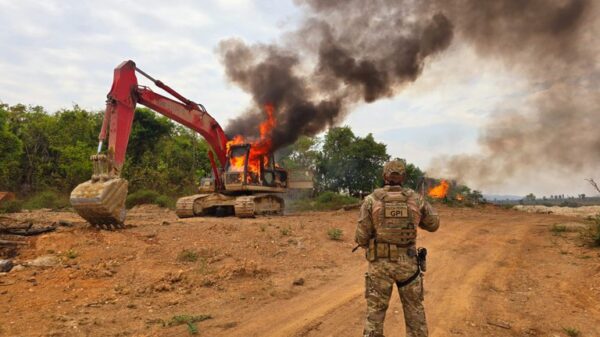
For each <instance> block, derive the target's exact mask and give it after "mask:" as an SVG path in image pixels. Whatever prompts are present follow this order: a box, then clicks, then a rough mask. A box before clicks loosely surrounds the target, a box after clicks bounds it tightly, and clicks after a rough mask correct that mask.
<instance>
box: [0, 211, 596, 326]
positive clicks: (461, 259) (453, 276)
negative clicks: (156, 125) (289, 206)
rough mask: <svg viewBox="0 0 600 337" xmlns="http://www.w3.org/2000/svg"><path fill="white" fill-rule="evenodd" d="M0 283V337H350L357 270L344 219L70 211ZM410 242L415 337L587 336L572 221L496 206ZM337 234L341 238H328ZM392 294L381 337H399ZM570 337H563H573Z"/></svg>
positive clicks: (357, 304)
mask: <svg viewBox="0 0 600 337" xmlns="http://www.w3.org/2000/svg"><path fill="white" fill-rule="evenodd" d="M9 216H10V217H11V218H13V219H15V220H19V221H31V222H40V223H41V222H45V223H58V222H59V220H62V223H63V224H64V225H60V226H58V227H57V228H56V230H55V231H53V232H49V233H43V234H40V235H37V236H32V237H28V238H27V239H26V244H25V245H21V246H20V247H21V248H20V250H19V255H17V256H16V257H15V258H14V262H15V263H16V267H14V268H13V270H11V271H10V272H8V273H2V274H0V315H1V316H0V317H2V319H0V336H187V335H191V334H197V335H199V336H273V337H275V336H278V337H280V336H340V337H342V336H358V335H360V332H361V330H362V319H363V315H364V312H365V303H364V299H363V286H364V276H363V275H364V271H365V269H366V264H365V262H364V258H363V255H362V253H361V252H360V251H357V252H356V253H354V254H352V253H351V249H352V247H353V230H354V225H355V222H356V218H357V216H358V213H357V211H356V210H351V211H338V212H314V213H300V214H291V215H286V216H283V217H259V218H256V219H237V218H194V219H178V218H177V217H176V216H175V214H174V212H172V211H170V210H167V209H161V208H158V207H153V206H142V207H138V208H134V209H133V210H132V211H131V212H130V214H129V215H128V221H127V224H128V225H127V227H126V228H125V229H124V230H119V231H104V230H97V229H94V228H91V227H88V226H87V225H86V224H85V222H84V221H83V220H82V219H81V218H79V217H78V216H77V215H75V214H73V213H69V212H49V211H41V212H31V213H19V214H11V215H9ZM441 217H442V227H441V229H440V230H439V231H438V232H436V233H420V234H419V242H420V245H422V246H426V247H427V248H428V249H429V252H430V254H429V261H428V267H429V271H428V272H427V275H426V276H425V287H426V295H425V297H426V301H425V302H426V303H425V304H426V309H427V314H428V320H429V324H430V336H590V337H592V336H600V250H599V249H597V248H591V247H589V246H588V241H587V238H586V231H587V230H588V223H587V222H586V220H584V219H581V218H575V217H567V216H559V215H555V214H539V213H526V212H519V211H516V210H505V209H501V208H498V207H493V206H486V207H482V208H441ZM339 230H341V234H340V231H339ZM403 325H404V324H403V320H402V316H401V307H400V306H399V300H398V299H397V295H394V298H393V301H392V305H391V307H390V311H389V314H388V320H387V324H386V336H390V337H394V336H403V333H404V330H403V329H404V328H403ZM576 333H577V334H576Z"/></svg>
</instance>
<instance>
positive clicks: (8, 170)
mask: <svg viewBox="0 0 600 337" xmlns="http://www.w3.org/2000/svg"><path fill="white" fill-rule="evenodd" d="M6 108H7V106H6V105H0V190H11V191H15V190H16V189H17V187H18V178H19V166H20V160H21V155H22V153H23V144H22V142H21V140H20V139H19V138H18V137H17V136H16V135H15V134H14V133H13V132H12V131H11V130H10V128H9V124H8V111H7V110H6Z"/></svg>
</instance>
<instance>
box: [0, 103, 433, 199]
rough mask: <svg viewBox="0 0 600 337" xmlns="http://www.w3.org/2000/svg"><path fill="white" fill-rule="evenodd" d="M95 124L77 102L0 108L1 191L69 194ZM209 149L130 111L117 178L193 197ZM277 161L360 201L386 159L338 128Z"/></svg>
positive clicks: (379, 149) (413, 176) (177, 128)
mask: <svg viewBox="0 0 600 337" xmlns="http://www.w3.org/2000/svg"><path fill="white" fill-rule="evenodd" d="M102 119H103V112H101V111H100V112H99V111H88V110H85V109H82V108H81V107H79V106H77V105H75V106H73V107H72V108H70V109H62V110H59V111H57V112H55V113H49V112H48V111H46V110H45V109H44V108H43V107H40V106H25V105H21V104H18V105H13V106H9V105H6V104H0V191H12V192H15V193H17V195H19V196H20V197H22V198H27V197H28V196H31V195H34V194H36V193H39V192H43V191H54V192H57V193H60V194H63V195H67V194H69V193H70V191H71V190H72V189H73V188H74V187H75V186H77V185H78V184H79V183H81V182H83V181H86V180H88V179H90V177H91V174H92V164H91V161H90V160H89V157H90V155H92V154H94V153H95V151H96V148H97V145H98V133H99V130H100V128H101V124H102ZM208 149H209V146H208V144H207V143H206V142H205V141H204V139H202V137H200V136H199V135H197V134H196V133H195V132H193V131H192V130H189V129H187V128H185V127H183V126H181V125H179V124H176V123H174V122H172V121H171V120H169V119H167V118H166V117H163V116H161V115H159V114H156V113H155V112H153V111H151V110H149V109H147V108H137V109H136V113H135V117H134V123H133V127H132V132H131V136H130V139H129V145H128V150H127V159H126V162H125V165H124V168H123V172H122V174H123V176H124V178H126V179H128V180H129V189H130V192H136V191H139V190H144V189H148V190H154V191H156V192H158V193H161V194H166V195H170V196H181V195H186V194H192V193H195V191H196V186H197V185H198V183H199V180H200V179H201V178H202V177H205V176H208V175H209V174H210V172H211V170H210V162H209V159H208V156H207V151H208ZM276 158H277V160H278V161H279V162H280V163H281V164H282V165H283V166H284V167H287V168H308V169H311V170H313V172H314V173H315V183H316V190H317V192H324V191H335V192H345V193H348V194H350V195H352V196H362V195H364V194H365V193H369V192H370V191H372V190H373V189H374V188H376V187H378V186H381V185H382V182H383V181H382V175H381V170H382V167H383V164H384V163H385V162H386V161H388V160H389V159H390V155H389V154H388V153H387V147H386V145H385V144H384V143H381V142H377V141H376V140H375V139H374V137H373V135H372V134H368V135H366V136H365V137H360V136H357V135H355V134H354V132H353V131H352V130H351V128H350V127H347V126H344V127H335V128H331V129H330V130H329V131H328V132H327V133H326V134H325V135H323V136H322V137H301V138H300V139H299V140H298V141H297V142H296V143H295V144H293V145H291V146H289V147H286V148H284V149H280V150H278V151H277V153H276ZM407 172H408V181H407V184H408V185H409V186H411V187H413V188H416V187H417V184H418V183H419V181H420V179H421V178H422V177H423V176H424V173H423V172H422V171H421V170H420V169H419V168H418V167H416V166H415V165H412V164H410V163H409V164H407Z"/></svg>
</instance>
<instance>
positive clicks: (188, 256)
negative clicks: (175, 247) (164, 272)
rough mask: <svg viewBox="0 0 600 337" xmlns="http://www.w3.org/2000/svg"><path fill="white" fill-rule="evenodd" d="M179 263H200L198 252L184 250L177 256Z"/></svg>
mask: <svg viewBox="0 0 600 337" xmlns="http://www.w3.org/2000/svg"><path fill="white" fill-rule="evenodd" d="M177 261H179V262H196V261H198V252H197V251H195V250H191V249H184V250H182V251H181V252H179V254H178V255H177Z"/></svg>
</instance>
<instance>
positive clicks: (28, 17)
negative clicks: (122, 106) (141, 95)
mask: <svg viewBox="0 0 600 337" xmlns="http://www.w3.org/2000/svg"><path fill="white" fill-rule="evenodd" d="M300 19H301V12H300V9H299V8H297V7H296V6H295V5H294V4H293V2H292V0H279V1H260V0H204V1H192V0H189V1H185V0H184V1H177V0H173V1H155V0H145V1H117V0H104V1H89V0H79V1H74V0H60V1H59V0H46V1H33V0H19V1H16V0H0V22H1V23H2V29H1V30H0V50H1V51H0V102H3V103H6V104H11V105H12V104H17V103H22V104H27V105H40V106H43V107H44V108H46V110H48V111H50V112H52V111H57V110H59V109H62V108H70V107H71V106H72V105H74V104H78V105H79V106H81V107H83V108H85V109H91V110H100V109H103V107H104V100H105V97H106V94H107V92H108V90H109V89H110V84H111V83H112V70H113V68H114V67H115V66H117V65H118V64H119V63H121V62H122V61H124V60H128V59H131V60H134V61H135V62H136V64H137V66H138V67H139V68H141V69H143V70H144V71H146V72H147V73H149V74H150V75H152V76H154V77H155V78H157V79H160V80H162V81H163V82H165V83H167V84H168V85H170V86H171V87H172V88H174V89H176V90H177V91H179V92H180V93H181V94H183V95H184V96H186V97H188V98H190V99H192V100H194V101H196V102H200V103H202V104H203V105H204V106H205V107H206V108H207V109H208V111H209V112H210V113H211V115H213V116H214V117H215V118H216V119H217V120H218V121H220V122H221V123H222V124H223V125H224V126H225V125H226V124H227V121H228V120H229V119H231V118H233V117H235V116H237V115H239V114H240V113H242V112H243V111H244V109H246V108H247V107H248V106H249V105H250V103H251V98H250V96H249V95H247V94H246V93H244V92H243V91H242V90H241V89H239V88H238V87H236V86H235V85H233V84H231V83H229V82H228V81H227V79H226V76H225V73H224V67H223V65H222V64H221V63H220V61H219V55H218V53H217V51H216V48H217V46H218V44H219V41H221V40H223V39H226V38H231V37H238V38H241V39H243V40H244V41H247V42H252V43H254V42H258V43H270V42H274V41H281V40H280V39H283V38H285V35H284V33H285V32H286V31H289V30H292V29H294V28H295V27H297V25H298V22H299V20H300ZM140 82H141V84H146V85H148V84H149V83H146V82H144V80H143V79H140ZM530 87H531V86H529V85H528V83H527V79H526V78H523V77H521V76H519V74H517V73H513V72H511V70H509V69H506V68H505V67H503V65H502V64H500V63H496V62H495V61H493V60H483V59H481V58H479V57H478V56H477V54H476V53H475V51H473V50H471V49H470V48H469V47H468V46H464V45H460V44H453V45H452V46H451V47H450V48H449V50H448V51H446V52H445V53H444V55H443V57H438V58H433V59H431V60H429V61H428V63H427V64H426V66H425V70H424V71H423V74H422V76H421V77H420V78H419V79H417V81H416V82H414V83H413V84H411V85H407V87H406V88H404V89H403V90H402V91H400V93H399V94H398V95H397V96H396V97H394V98H390V99H385V100H380V101H377V102H375V103H372V104H363V105H358V106H356V107H354V109H353V110H352V112H351V113H350V114H349V115H348V116H347V118H346V119H345V121H344V122H343V125H348V126H350V127H351V128H352V129H353V130H354V132H355V133H356V134H358V135H360V136H365V135H367V134H368V133H372V134H373V135H374V137H375V139H376V140H378V141H380V142H384V143H385V144H387V148H388V153H389V154H390V155H392V156H393V157H401V158H406V159H407V160H408V161H409V162H412V163H415V164H416V165H418V166H420V167H422V168H423V169H427V168H428V167H429V165H430V162H431V161H432V160H434V159H435V158H437V157H439V156H443V155H453V154H463V153H467V154H468V153H477V152H478V151H479V150H480V149H479V147H478V143H477V139H478V137H479V135H480V130H481V128H482V127H483V126H484V125H485V123H486V120H487V117H489V116H490V114H494V113H497V110H498V106H503V107H518V106H519V105H522V104H525V103H526V102H527V100H528V99H529V98H530V97H532V96H533V95H535V92H530V91H531V89H530ZM157 90H159V89H157ZM567 186H570V187H571V190H569V191H566V192H565V190H564V189H565V188H566V187H567ZM575 186H576V187H574V188H573V182H572V181H570V182H568V183H567V182H562V183H557V184H554V185H548V184H539V183H536V182H535V181H532V180H527V182H526V183H523V181H513V182H510V181H509V182H506V184H502V185H500V186H473V187H475V188H480V189H483V191H484V192H486V193H498V194H521V195H523V194H526V193H529V192H533V193H536V194H538V195H542V194H551V193H572V194H578V193H587V194H593V192H594V191H593V189H592V188H591V187H590V186H588V185H587V183H586V182H585V181H583V179H581V181H580V182H578V180H577V182H575Z"/></svg>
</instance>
